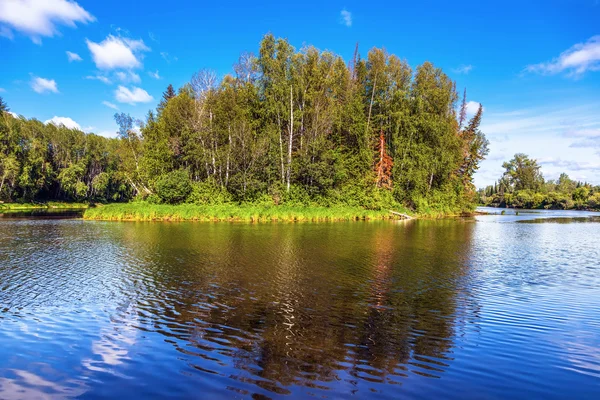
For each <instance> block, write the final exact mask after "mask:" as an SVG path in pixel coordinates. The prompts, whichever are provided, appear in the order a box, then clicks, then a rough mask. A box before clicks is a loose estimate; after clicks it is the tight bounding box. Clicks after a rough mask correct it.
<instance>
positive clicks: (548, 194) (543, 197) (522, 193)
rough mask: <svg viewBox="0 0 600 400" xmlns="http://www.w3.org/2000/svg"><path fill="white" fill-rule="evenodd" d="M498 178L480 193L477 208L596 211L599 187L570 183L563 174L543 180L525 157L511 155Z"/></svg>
mask: <svg viewBox="0 0 600 400" xmlns="http://www.w3.org/2000/svg"><path fill="white" fill-rule="evenodd" d="M502 167H503V168H504V169H505V171H504V173H503V174H502V177H501V178H500V179H499V180H498V181H497V182H496V183H494V184H493V185H490V186H487V187H486V188H485V189H480V190H479V192H478V194H479V202H480V204H483V205H487V206H492V207H511V208H527V209H541V208H545V209H559V210H570V209H577V210H600V186H593V185H591V184H589V183H587V182H579V181H574V180H572V179H571V178H569V176H568V175H567V174H565V173H563V174H561V175H560V177H559V178H558V180H548V181H546V180H545V179H544V176H543V174H542V172H541V166H540V165H539V164H538V162H537V161H536V160H534V159H531V158H530V157H529V156H527V155H526V154H522V153H519V154H515V156H514V158H513V159H511V160H510V161H507V162H505V163H504V164H502Z"/></svg>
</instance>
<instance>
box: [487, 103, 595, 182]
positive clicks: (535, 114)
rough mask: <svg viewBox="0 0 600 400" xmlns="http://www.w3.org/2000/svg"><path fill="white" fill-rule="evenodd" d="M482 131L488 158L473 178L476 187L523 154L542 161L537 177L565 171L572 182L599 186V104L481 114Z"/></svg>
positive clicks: (552, 177) (489, 111)
mask: <svg viewBox="0 0 600 400" xmlns="http://www.w3.org/2000/svg"><path fill="white" fill-rule="evenodd" d="M481 130H482V131H483V132H484V133H485V134H486V136H487V138H488V139H489V140H490V143H491V144H490V154H489V155H488V157H487V158H486V160H485V161H483V162H482V164H481V169H480V171H479V172H477V174H476V175H475V181H476V184H477V186H478V187H484V186H485V185H489V184H492V183H493V182H494V181H495V180H497V179H498V178H500V176H501V175H502V172H503V169H502V161H507V160H509V159H510V158H512V156H513V155H514V154H515V153H526V154H528V155H529V156H531V157H532V158H534V159H537V160H539V161H540V162H543V168H542V170H543V171H542V172H543V174H544V176H545V177H546V178H547V179H554V178H556V177H558V176H559V175H560V173H562V172H566V173H567V174H569V176H571V178H572V179H576V180H585V181H588V182H591V183H594V184H600V170H598V160H599V159H598V156H599V155H600V103H593V104H583V105H579V106H572V105H571V106H569V105H556V106H552V107H540V108H532V109H517V110H508V111H506V112H498V111H495V110H493V109H490V110H488V111H487V112H486V113H484V116H483V121H482V125H481Z"/></svg>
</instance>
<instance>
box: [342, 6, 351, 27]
mask: <svg viewBox="0 0 600 400" xmlns="http://www.w3.org/2000/svg"><path fill="white" fill-rule="evenodd" d="M340 23H341V24H342V25H346V26H347V27H348V28H350V27H351V26H352V13H351V12H350V11H348V10H346V9H345V8H344V9H343V10H342V11H341V12H340Z"/></svg>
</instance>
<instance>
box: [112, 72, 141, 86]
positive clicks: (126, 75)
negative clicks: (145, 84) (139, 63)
mask: <svg viewBox="0 0 600 400" xmlns="http://www.w3.org/2000/svg"><path fill="white" fill-rule="evenodd" d="M115 75H116V77H117V79H119V80H120V81H121V82H133V83H140V82H141V81H142V80H141V78H140V76H139V75H138V74H136V73H135V72H133V71H119V72H116V73H115Z"/></svg>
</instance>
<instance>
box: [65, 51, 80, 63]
mask: <svg viewBox="0 0 600 400" xmlns="http://www.w3.org/2000/svg"><path fill="white" fill-rule="evenodd" d="M67 58H68V59H69V62H73V61H83V60H82V58H81V57H80V56H79V54H77V53H72V52H70V51H67Z"/></svg>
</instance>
